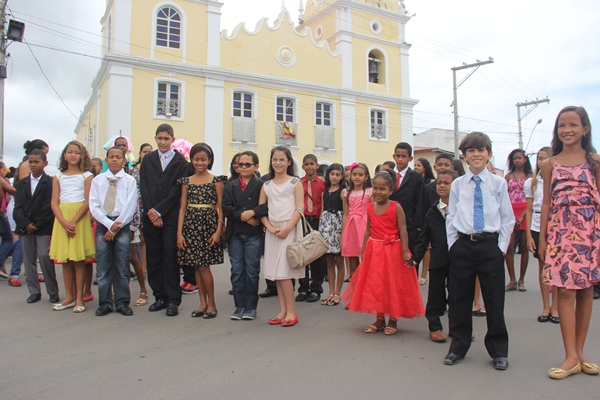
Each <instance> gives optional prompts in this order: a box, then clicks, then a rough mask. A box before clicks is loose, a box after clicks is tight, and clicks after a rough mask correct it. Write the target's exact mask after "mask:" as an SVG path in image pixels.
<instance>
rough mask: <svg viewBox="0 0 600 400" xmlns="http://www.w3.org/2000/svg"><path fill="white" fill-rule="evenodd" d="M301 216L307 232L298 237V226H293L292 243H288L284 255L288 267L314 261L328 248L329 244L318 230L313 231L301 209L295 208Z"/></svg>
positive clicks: (302, 265)
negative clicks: (293, 235)
mask: <svg viewBox="0 0 600 400" xmlns="http://www.w3.org/2000/svg"><path fill="white" fill-rule="evenodd" d="M296 211H298V212H299V213H300V215H301V216H302V222H303V223H304V231H305V232H309V233H308V234H307V235H306V236H304V237H303V238H300V239H298V227H297V226H296V228H295V237H294V243H292V244H289V245H288V246H287V249H286V255H287V259H288V262H289V263H290V268H293V269H300V268H304V267H305V266H306V265H308V264H310V263H311V262H313V261H315V260H316V259H317V258H319V257H321V256H322V255H323V254H325V253H327V250H329V245H328V244H327V242H325V239H323V236H321V233H320V232H319V231H315V230H313V229H312V227H311V226H310V225H309V224H308V222H307V221H306V218H305V217H304V213H303V212H302V210H301V209H297V210H296Z"/></svg>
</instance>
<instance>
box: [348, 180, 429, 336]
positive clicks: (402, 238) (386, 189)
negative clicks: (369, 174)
mask: <svg viewBox="0 0 600 400" xmlns="http://www.w3.org/2000/svg"><path fill="white" fill-rule="evenodd" d="M395 180H396V174H395V173H394V172H393V171H389V170H388V171H382V172H380V173H378V174H377V175H375V179H373V195H372V196H373V201H374V203H372V204H369V206H368V210H367V213H368V220H367V230H366V232H365V237H364V243H363V249H362V252H363V257H362V263H361V264H360V266H359V268H358V269H357V271H356V273H355V274H354V275H353V276H352V280H351V281H350V284H349V285H348V288H347V289H346V292H345V293H344V295H343V296H342V300H343V301H344V302H345V303H347V304H349V310H350V311H353V312H364V313H369V314H375V315H377V321H375V322H374V323H373V324H372V325H370V326H368V327H366V328H365V332H366V333H375V332H378V331H381V330H383V333H384V334H386V335H394V334H396V333H397V332H398V330H397V328H396V321H398V319H399V318H414V317H420V316H422V315H424V314H425V307H424V306H423V300H422V299H421V292H420V290H419V283H418V280H417V274H416V273H415V270H414V269H413V261H412V256H411V254H410V252H409V250H408V234H407V232H406V222H405V219H404V212H403V211H402V206H400V204H399V203H397V202H395V201H390V200H389V197H390V195H391V194H392V193H393V191H394V188H395V187H396V182H395ZM400 254H401V255H402V257H398V256H399V255H400ZM386 316H388V317H389V321H388V323H387V325H386V323H385V317H386Z"/></svg>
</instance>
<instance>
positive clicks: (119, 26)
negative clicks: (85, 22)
mask: <svg viewBox="0 0 600 400" xmlns="http://www.w3.org/2000/svg"><path fill="white" fill-rule="evenodd" d="M131 1H132V0H119V1H115V2H113V4H114V8H113V10H114V11H113V14H112V25H113V26H112V43H111V44H112V45H111V49H112V51H114V52H115V53H123V54H129V53H130V47H129V43H130V42H131V15H132V14H131V13H132V11H131V10H132V6H131ZM103 144H104V143H103Z"/></svg>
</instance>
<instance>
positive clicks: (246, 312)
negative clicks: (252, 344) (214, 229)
mask: <svg viewBox="0 0 600 400" xmlns="http://www.w3.org/2000/svg"><path fill="white" fill-rule="evenodd" d="M238 168H239V175H240V177H239V179H236V180H233V181H231V182H228V183H227V184H226V185H225V191H224V193H223V202H222V208H223V215H224V216H225V217H227V230H226V233H225V241H226V242H227V243H228V249H229V260H230V261H231V287H232V288H233V301H234V303H235V311H234V312H233V313H232V314H231V319H233V320H240V319H245V320H253V319H255V318H256V308H257V305H258V281H259V275H260V258H261V257H262V255H263V246H264V236H265V234H264V230H263V225H262V224H261V223H260V218H262V217H265V216H267V214H268V208H267V205H266V204H263V205H260V206H259V205H258V198H259V195H260V189H261V188H262V185H263V184H264V181H262V180H260V179H258V178H256V176H254V172H255V171H256V169H257V168H258V156H257V155H256V153H254V152H252V151H245V152H243V153H241V154H240V158H239V161H238Z"/></svg>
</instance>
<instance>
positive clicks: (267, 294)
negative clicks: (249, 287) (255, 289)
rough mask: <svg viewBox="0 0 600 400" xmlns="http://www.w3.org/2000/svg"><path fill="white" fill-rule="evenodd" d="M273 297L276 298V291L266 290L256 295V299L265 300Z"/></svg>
mask: <svg viewBox="0 0 600 400" xmlns="http://www.w3.org/2000/svg"><path fill="white" fill-rule="evenodd" d="M273 296H277V290H276V289H269V288H267V290H265V291H264V292H262V293H261V294H259V295H258V297H260V298H262V299H265V298H267V297H273Z"/></svg>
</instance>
